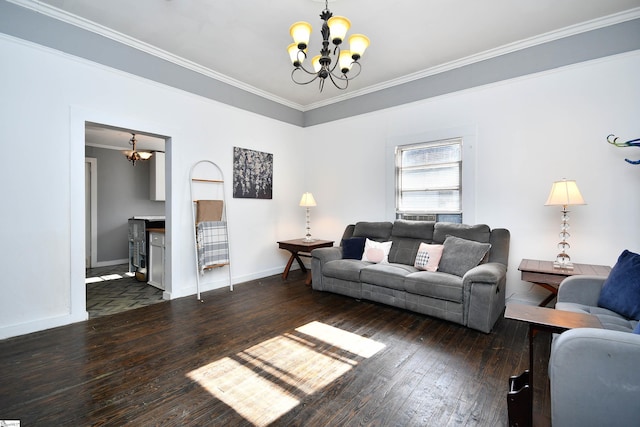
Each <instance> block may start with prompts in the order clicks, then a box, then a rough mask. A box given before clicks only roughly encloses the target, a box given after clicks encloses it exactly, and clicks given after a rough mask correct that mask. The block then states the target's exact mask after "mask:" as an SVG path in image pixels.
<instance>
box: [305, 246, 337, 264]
mask: <svg viewBox="0 0 640 427" xmlns="http://www.w3.org/2000/svg"><path fill="white" fill-rule="evenodd" d="M311 258H316V259H318V260H319V261H320V262H321V263H323V264H324V263H325V262H329V261H333V260H334V259H341V258H342V248H341V247H339V246H333V247H330V248H318V249H314V250H312V251H311Z"/></svg>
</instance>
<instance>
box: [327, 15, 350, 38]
mask: <svg viewBox="0 0 640 427" xmlns="http://www.w3.org/2000/svg"><path fill="white" fill-rule="evenodd" d="M327 25H328V26H329V34H330V35H331V41H332V42H333V43H334V44H340V43H342V40H344V38H345V36H346V35H347V31H349V28H350V27H351V21H349V20H348V19H347V18H345V17H344V16H334V17H332V18H329V20H328V21H327Z"/></svg>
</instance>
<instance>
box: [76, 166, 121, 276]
mask: <svg viewBox="0 0 640 427" xmlns="http://www.w3.org/2000/svg"><path fill="white" fill-rule="evenodd" d="M84 162H85V163H89V173H90V177H91V182H90V185H91V201H90V203H91V207H90V214H91V265H87V266H85V267H97V266H98V264H99V263H98V159H96V158H95V157H85V158H84ZM125 262H126V260H125Z"/></svg>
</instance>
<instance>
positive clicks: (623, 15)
mask: <svg viewBox="0 0 640 427" xmlns="http://www.w3.org/2000/svg"><path fill="white" fill-rule="evenodd" d="M7 1H8V2H10V3H14V4H16V5H18V6H21V7H24V8H27V9H30V10H33V11H35V12H38V13H41V14H43V15H45V16H48V17H51V18H54V19H57V20H59V21H62V22H65V23H68V24H71V25H74V26H76V27H79V28H82V29H84V30H87V31H91V32H93V33H96V34H99V35H101V36H103V37H106V38H109V39H111V40H114V41H116V42H118V43H122V44H124V45H126V46H129V47H132V48H135V49H137V50H140V51H142V52H145V53H147V54H150V55H153V56H156V57H158V58H161V59H163V60H166V61H168V62H171V63H174V64H176V65H179V66H181V67H183V68H186V69H188V70H191V71H194V72H197V73H200V74H202V75H204V76H207V77H210V78H212V79H215V80H218V81H220V82H222V83H225V84H228V85H230V86H233V87H236V88H238V89H241V90H244V91H246V92H249V93H252V94H254V95H257V96H260V97H262V98H265V99H267V100H270V101H273V102H276V103H279V104H281V105H284V106H286V107H290V108H293V109H295V110H298V111H301V112H306V111H310V110H314V109H317V108H320V107H325V106H328V105H331V104H336V103H339V102H343V101H345V100H348V99H352V98H357V97H359V96H362V95H366V94H369V93H373V92H377V91H380V90H384V89H388V88H392V87H394V86H398V85H402V84H405V83H408V82H412V81H415V80H420V79H423V78H426V77H430V76H433V75H436V74H440V73H443V72H446V71H451V70H454V69H456V68H460V67H464V66H467V65H471V64H474V63H477V62H481V61H484V60H487V59H491V58H495V57H498V56H501V55H505V54H508V53H511V52H515V51H518V50H522V49H526V48H529V47H533V46H537V45H541V44H544V43H548V42H551V41H554V40H559V39H562V38H565V37H569V36H573V35H576V34H581V33H585V32H588V31H592V30H597V29H599V28H604V27H607V26H610V25H615V24H619V23H622V22H626V21H631V20H633V19H638V18H640V7H637V8H633V9H629V10H627V11H624V12H620V13H616V14H613V15H608V16H605V17H602V18H598V19H594V20H591V21H586V22H583V23H580V24H576V25H572V26H569V27H565V28H562V29H560V30H555V31H550V32H548V33H545V34H541V35H538V36H534V37H531V38H528V39H524V40H521V41H518V42H514V43H510V44H507V45H504V46H500V47H498V48H495V49H490V50H487V51H484V52H481V53H479V54H475V55H470V56H468V57H466V58H462V59H459V60H455V61H451V62H448V63H445V64H442V65H438V66H435V67H431V68H428V69H425V70H422V71H418V72H416V73H412V74H409V75H406V76H403V77H400V78H397V79H392V80H388V81H386V82H382V83H379V84H376V85H372V86H368V87H366V88H363V89H360V90H355V91H353V92H349V93H345V94H342V95H338V96H335V97H331V98H329V99H326V100H323V101H319V102H316V103H312V104H308V105H301V104H298V103H295V102H292V101H289V100H287V99H284V98H282V97H279V96H276V95H274V94H272V93H270V92H266V91H263V90H261V89H258V88H256V87H254V86H251V85H248V84H246V83H243V82H241V81H239V80H236V79H234V78H231V77H229V76H227V75H224V74H221V73H218V72H216V71H214V70H211V69H209V68H206V67H203V66H201V65H199V64H197V63H195V62H193V61H189V60H187V59H185V58H182V57H179V56H177V55H173V54H171V53H170V52H167V51H164V50H162V49H159V48H157V47H155V46H152V45H150V44H148V43H145V42H142V41H140V40H137V39H135V38H133V37H130V36H127V35H126V34H122V33H120V32H118V31H114V30H112V29H110V28H107V27H105V26H102V25H99V24H96V23H95V22H92V21H89V20H87V19H84V18H81V17H79V16H76V15H73V14H71V13H69V12H66V11H63V10H61V9H58V8H56V7H53V6H50V5H48V4H46V3H43V2H41V1H39V0H7Z"/></svg>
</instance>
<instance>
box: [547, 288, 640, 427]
mask: <svg viewBox="0 0 640 427" xmlns="http://www.w3.org/2000/svg"><path fill="white" fill-rule="evenodd" d="M604 280H605V279H604V278H598V277H595V276H573V277H570V278H567V279H565V280H564V281H563V282H562V284H561V285H560V288H559V290H558V303H557V304H556V309H559V310H567V311H577V312H586V313H591V314H593V315H595V316H597V317H598V318H599V319H600V322H601V323H602V325H603V329H592V328H578V329H572V330H570V331H566V332H564V333H562V334H560V335H557V336H555V338H554V340H553V343H552V345H551V356H550V360H549V380H550V386H551V423H552V425H553V426H554V427H567V426H581V427H584V426H605V425H606V426H632V425H640V369H639V367H638V364H639V363H640V335H638V334H634V333H632V330H633V329H634V328H635V326H636V325H637V324H638V321H636V320H631V319H626V318H624V317H623V316H620V315H619V314H617V313H614V312H612V311H610V310H606V309H603V308H600V307H598V296H599V294H600V289H601V288H602V284H603V283H604Z"/></svg>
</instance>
